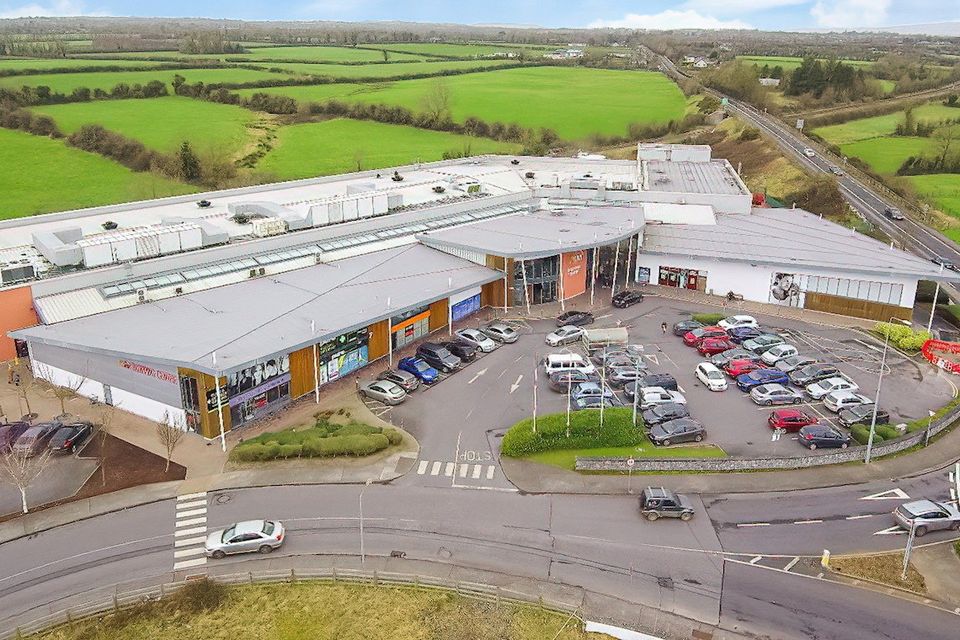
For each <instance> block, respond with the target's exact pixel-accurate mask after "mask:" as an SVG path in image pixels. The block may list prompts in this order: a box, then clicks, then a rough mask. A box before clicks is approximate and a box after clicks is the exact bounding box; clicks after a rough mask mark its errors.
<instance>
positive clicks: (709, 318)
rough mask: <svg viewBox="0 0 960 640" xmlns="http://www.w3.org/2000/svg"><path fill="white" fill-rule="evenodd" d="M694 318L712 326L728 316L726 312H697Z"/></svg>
mask: <svg viewBox="0 0 960 640" xmlns="http://www.w3.org/2000/svg"><path fill="white" fill-rule="evenodd" d="M692 317H693V319H694V320H696V321H697V322H700V323H702V324H704V325H706V326H712V325H715V324H717V323H718V322H720V321H721V320H723V319H724V318H726V317H727V314H725V313H695V314H693V316H692Z"/></svg>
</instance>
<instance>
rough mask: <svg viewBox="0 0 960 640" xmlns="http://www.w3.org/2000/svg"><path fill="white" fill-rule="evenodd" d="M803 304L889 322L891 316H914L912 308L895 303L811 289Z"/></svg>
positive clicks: (816, 309)
mask: <svg viewBox="0 0 960 640" xmlns="http://www.w3.org/2000/svg"><path fill="white" fill-rule="evenodd" d="M803 306H804V308H806V309H812V310H814V311H826V312H828V313H836V314H839V315H844V316H853V317H855V318H868V319H870V320H879V321H881V322H888V321H889V320H890V318H901V319H903V320H909V319H910V318H911V317H912V316H913V310H912V309H908V308H906V307H900V306H897V305H895V304H884V303H882V302H871V301H870V300H857V299H855V298H843V297H840V296H832V295H830V294H827V293H811V292H809V291H808V292H807V293H806V294H805V300H804V304H803Z"/></svg>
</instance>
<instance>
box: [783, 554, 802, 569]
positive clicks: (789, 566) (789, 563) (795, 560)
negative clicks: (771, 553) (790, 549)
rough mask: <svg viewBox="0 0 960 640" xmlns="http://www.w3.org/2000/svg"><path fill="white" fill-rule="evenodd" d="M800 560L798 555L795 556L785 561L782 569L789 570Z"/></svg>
mask: <svg viewBox="0 0 960 640" xmlns="http://www.w3.org/2000/svg"><path fill="white" fill-rule="evenodd" d="M798 562H800V556H797V557H795V558H794V559H793V560H791V561H790V562H788V563H787V566H785V567H784V568H783V570H784V571H790V569H793V567H794V566H795V565H796V564H797V563H798Z"/></svg>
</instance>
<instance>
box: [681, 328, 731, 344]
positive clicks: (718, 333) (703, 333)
mask: <svg viewBox="0 0 960 640" xmlns="http://www.w3.org/2000/svg"><path fill="white" fill-rule="evenodd" d="M726 336H727V332H726V331H724V330H723V328H722V327H716V326H714V327H700V328H699V329H694V330H693V331H688V332H687V333H686V334H684V336H683V344H685V345H687V346H688V347H695V346H697V345H698V344H700V342H701V341H703V340H705V339H706V338H725V337H726ZM733 346H734V347H735V346H737V345H733Z"/></svg>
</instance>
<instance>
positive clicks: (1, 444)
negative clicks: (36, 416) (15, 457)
mask: <svg viewBox="0 0 960 640" xmlns="http://www.w3.org/2000/svg"><path fill="white" fill-rule="evenodd" d="M29 428H30V423H29V422H11V423H10V424H4V425H0V453H3V452H5V451H9V450H10V447H12V446H13V443H14V442H16V441H17V438H19V437H20V436H21V435H23V432H24V431H26V430H27V429H29Z"/></svg>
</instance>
